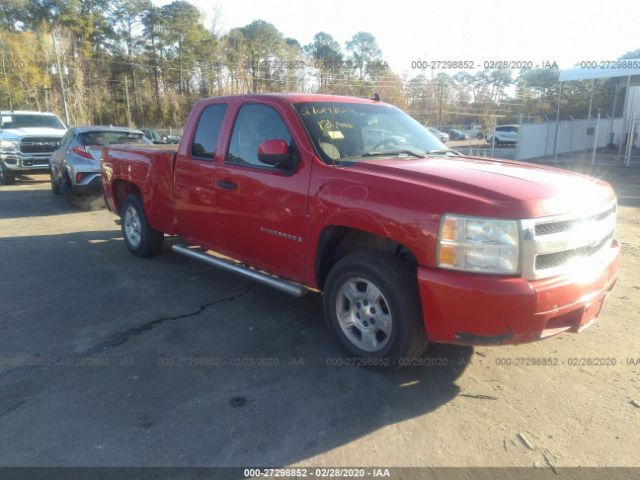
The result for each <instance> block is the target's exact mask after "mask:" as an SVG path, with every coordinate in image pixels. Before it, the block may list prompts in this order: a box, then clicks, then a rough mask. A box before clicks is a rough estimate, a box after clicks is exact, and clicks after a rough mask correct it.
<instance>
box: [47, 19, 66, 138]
mask: <svg viewBox="0 0 640 480" xmlns="http://www.w3.org/2000/svg"><path fill="white" fill-rule="evenodd" d="M51 39H52V40H53V50H54V52H55V54H56V65H57V67H58V78H59V79H60V92H61V93H62V105H63V107H64V123H66V124H67V127H68V126H69V109H68V108H67V95H66V94H65V92H64V80H63V78H62V66H61V64H60V53H59V52H58V44H57V43H56V37H55V34H54V31H53V30H51Z"/></svg>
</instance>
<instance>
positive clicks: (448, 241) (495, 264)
mask: <svg viewBox="0 0 640 480" xmlns="http://www.w3.org/2000/svg"><path fill="white" fill-rule="evenodd" d="M437 262H438V266H439V267H441V268H449V269H453V270H465V271H469V272H479V273H494V274H507V275H509V274H516V273H518V271H519V265H520V228H519V224H518V221H517V220H498V219H493V218H479V217H464V216H461V215H444V216H443V217H442V220H441V222H440V235H439V237H438V258H437Z"/></svg>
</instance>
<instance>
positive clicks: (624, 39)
mask: <svg viewBox="0 0 640 480" xmlns="http://www.w3.org/2000/svg"><path fill="white" fill-rule="evenodd" d="M154 1H155V3H156V4H158V5H163V4H166V3H170V0H154ZM189 1H190V2H191V3H193V4H194V5H196V6H197V7H198V8H199V9H200V10H201V11H202V12H203V13H204V18H205V20H204V22H205V25H206V26H210V23H211V20H212V19H213V18H214V16H215V12H216V11H217V12H218V14H219V18H220V24H219V27H220V28H221V29H222V31H223V32H224V31H228V30H229V29H231V28H235V27H241V26H244V25H246V24H248V23H250V22H252V21H253V20H256V19H262V20H265V21H267V22H270V23H272V24H274V25H275V26H276V27H277V28H278V30H280V31H281V32H282V33H283V35H284V36H285V37H293V38H295V39H297V40H298V41H299V42H300V43H301V44H302V45H305V44H307V43H310V42H311V40H312V38H313V36H314V35H315V34H316V33H317V32H319V31H325V32H327V33H329V34H331V35H332V36H333V37H334V38H335V39H336V40H338V41H339V42H340V44H341V45H342V46H343V48H344V42H345V41H346V40H348V39H349V38H351V36H352V35H353V34H354V33H356V32H358V31H366V32H370V33H372V34H373V35H374V36H375V37H376V39H377V41H378V45H379V46H380V48H381V50H382V53H383V57H384V59H385V60H386V61H387V62H388V63H389V66H390V67H391V69H392V70H394V71H395V72H397V73H407V74H408V75H409V76H411V74H412V72H413V70H412V68H411V62H412V61H414V60H419V59H421V60H425V59H427V60H443V61H450V60H467V61H473V62H475V64H483V63H484V62H485V61H492V60H505V61H518V60H527V61H529V60H530V61H532V62H534V65H540V64H541V63H542V62H554V61H555V62H557V64H558V66H559V67H560V68H570V67H572V66H574V64H576V63H577V62H580V61H583V60H590V61H608V60H615V59H617V58H618V57H619V56H620V55H622V54H624V53H625V52H627V51H629V50H634V49H636V48H640V30H639V29H638V20H640V1H637V0H626V1H625V0H617V1H607V2H605V1H604V0H579V1H562V0H553V1H550V0H535V1H526V2H525V1H521V2H517V1H515V0H511V1H504V0H474V1H469V0H456V1H451V0H449V1H442V0H440V1H438V2H435V1H433V0H422V1H420V0H392V1H391V2H377V1H366V0H338V1H337V0H321V1H318V2H312V1H305V0H298V1H294V0H218V1H215V2H211V1H207V0H189Z"/></svg>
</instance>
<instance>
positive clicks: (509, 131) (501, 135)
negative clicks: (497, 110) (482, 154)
mask: <svg viewBox="0 0 640 480" xmlns="http://www.w3.org/2000/svg"><path fill="white" fill-rule="evenodd" d="M519 128H520V127H519V126H518V125H498V126H497V127H496V129H495V135H496V143H495V144H496V145H502V144H511V145H515V144H516V143H518V130H519ZM487 142H488V143H492V142H493V134H489V135H487Z"/></svg>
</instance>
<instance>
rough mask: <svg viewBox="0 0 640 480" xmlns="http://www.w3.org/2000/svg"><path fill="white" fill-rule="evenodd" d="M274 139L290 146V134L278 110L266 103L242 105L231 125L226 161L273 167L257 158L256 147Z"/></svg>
mask: <svg viewBox="0 0 640 480" xmlns="http://www.w3.org/2000/svg"><path fill="white" fill-rule="evenodd" d="M276 139H280V140H284V141H285V142H286V143H287V144H288V145H289V146H291V134H290V133H289V130H288V129H287V127H286V125H285V124H284V122H283V121H282V119H281V118H280V115H278V112H276V111H275V110H274V109H273V108H272V107H269V106H267V105H256V104H248V105H243V106H242V107H241V108H240V112H239V113H238V117H237V118H236V123H235V125H234V126H233V134H232V136H231V144H230V145H229V155H228V157H227V163H235V164H240V165H252V166H256V167H265V168H275V167H274V166H270V165H267V164H265V163H262V162H261V161H260V160H259V159H258V147H259V146H260V144H261V143H262V142H264V141H265V140H276Z"/></svg>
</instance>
